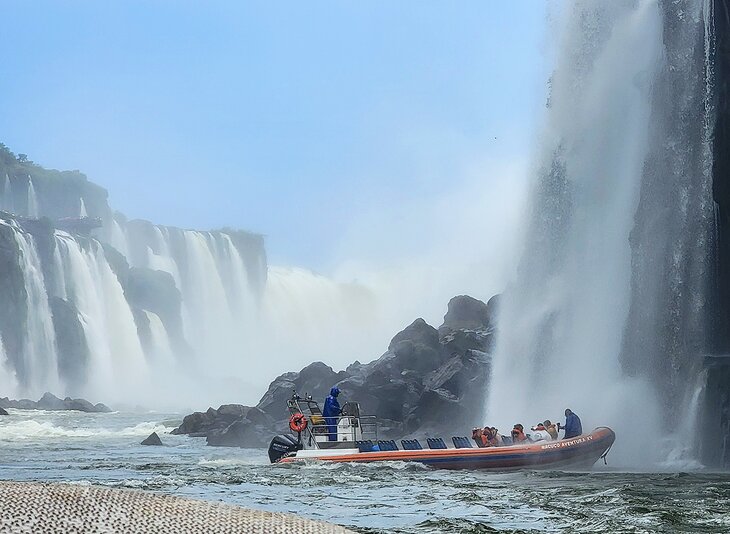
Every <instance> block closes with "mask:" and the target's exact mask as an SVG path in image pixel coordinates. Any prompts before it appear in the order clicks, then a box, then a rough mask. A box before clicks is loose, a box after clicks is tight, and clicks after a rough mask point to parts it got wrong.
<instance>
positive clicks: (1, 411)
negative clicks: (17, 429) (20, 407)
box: [0, 408, 8, 415]
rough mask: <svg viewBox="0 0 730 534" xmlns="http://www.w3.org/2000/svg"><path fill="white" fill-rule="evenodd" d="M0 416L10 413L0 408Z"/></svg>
mask: <svg viewBox="0 0 730 534" xmlns="http://www.w3.org/2000/svg"><path fill="white" fill-rule="evenodd" d="M0 415H8V412H7V411H5V410H4V409H3V408H0Z"/></svg>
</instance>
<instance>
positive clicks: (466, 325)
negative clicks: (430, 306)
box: [439, 295, 497, 334]
mask: <svg viewBox="0 0 730 534" xmlns="http://www.w3.org/2000/svg"><path fill="white" fill-rule="evenodd" d="M495 299H496V297H492V298H491V299H490V301H489V302H490V303H493V305H492V309H490V307H489V305H488V304H484V303H483V302H482V301H481V300H477V299H475V298H473V297H470V296H468V295H459V296H458V297H454V298H452V299H451V300H450V301H449V305H448V310H447V311H446V315H444V324H442V325H441V326H440V327H439V333H441V334H443V333H444V332H445V331H448V330H486V329H488V328H489V327H490V326H491V325H492V322H493V317H492V311H494V312H495V313H496V304H497V301H496V300H495Z"/></svg>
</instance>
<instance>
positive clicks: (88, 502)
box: [0, 482, 350, 534]
mask: <svg viewBox="0 0 730 534" xmlns="http://www.w3.org/2000/svg"><path fill="white" fill-rule="evenodd" d="M0 532H2V533H6V532H13V533H16V532H19V533H26V532H27V533H33V534H40V533H43V534H45V533H59V534H61V533H64V534H65V533H84V534H86V533H89V534H90V533H106V532H115V533H116V532H135V533H136V532H139V533H147V532H150V533H155V534H166V533H185V532H189V533H210V534H217V533H224V532H225V533H228V532H231V533H233V532H251V533H259V532H260V533H262V534H264V533H266V534H268V533H279V532H281V533H299V532H302V533H311V534H323V533H331V534H340V533H347V532H350V531H349V530H346V529H344V528H342V527H338V526H334V525H329V524H327V523H321V522H317V521H310V520H308V519H302V518H299V517H296V516H293V515H287V514H279V513H272V512H262V511H256V510H248V509H245V508H239V507H237V506H231V505H226V504H219V503H211V502H205V501H195V500H191V499H184V498H181V497H173V496H169V495H157V494H154V493H147V492H143V491H134V490H119V489H111V488H103V487H98V486H85V485H66V484H46V483H28V482H0Z"/></svg>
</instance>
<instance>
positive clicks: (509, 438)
mask: <svg viewBox="0 0 730 534" xmlns="http://www.w3.org/2000/svg"><path fill="white" fill-rule="evenodd" d="M502 443H503V444H505V445H512V436H502Z"/></svg>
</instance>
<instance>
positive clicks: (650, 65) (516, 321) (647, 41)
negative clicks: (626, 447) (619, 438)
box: [488, 1, 661, 428]
mask: <svg viewBox="0 0 730 534" xmlns="http://www.w3.org/2000/svg"><path fill="white" fill-rule="evenodd" d="M568 11H569V15H568V17H569V18H568V21H567V26H566V28H565V29H564V38H563V41H562V43H561V52H560V55H559V59H558V63H557V66H556V69H555V73H554V75H553V77H552V80H551V81H552V85H551V94H550V103H549V106H550V109H549V114H548V125H547V128H546V132H545V135H544V146H543V147H542V148H541V151H542V153H543V156H542V157H541V160H542V161H540V163H539V165H540V169H541V170H540V177H539V179H538V183H537V184H536V186H535V189H534V191H533V199H532V205H531V206H530V208H531V210H532V213H533V217H532V220H531V221H530V225H531V229H530V231H529V233H528V238H527V239H528V241H527V244H526V248H525V250H526V252H525V254H524V257H523V259H522V262H521V265H520V270H519V274H518V279H517V281H516V282H515V284H514V287H512V288H511V289H510V290H509V291H508V292H507V294H506V295H505V298H504V300H503V305H502V310H503V311H502V314H501V318H500V325H501V329H500V336H499V340H498V346H497V353H496V357H495V368H494V373H493V380H492V387H491V391H490V397H489V403H488V413H489V417H490V418H492V419H494V420H498V421H500V422H502V428H504V427H507V428H510V427H511V424H509V422H510V421H511V420H512V419H515V420H514V421H512V422H517V419H520V420H522V418H524V417H528V418H529V419H527V420H525V421H524V422H531V421H533V420H534V421H537V420H542V419H544V418H546V417H549V418H551V419H552V418H556V416H559V415H561V414H562V411H563V409H564V408H566V407H568V406H570V407H572V408H573V409H575V410H576V411H577V412H579V413H580V412H583V416H584V418H585V415H586V411H587V410H590V417H589V418H586V419H588V420H587V421H586V423H587V425H590V424H591V423H595V424H598V423H603V424H613V425H616V424H617V423H620V421H621V418H622V417H623V418H625V417H626V415H625V414H626V413H627V412H626V411H625V410H626V409H627V408H628V407H630V406H632V405H635V403H636V402H637V400H641V401H642V404H646V403H647V401H649V400H650V399H651V394H650V392H648V391H646V388H642V387H639V388H635V387H628V388H627V385H626V384H625V382H624V380H623V378H622V376H621V369H620V365H619V354H620V352H621V342H622V332H623V328H624V324H625V321H626V317H627V314H628V310H629V305H630V291H631V249H630V246H629V233H630V231H631V229H632V226H633V217H634V213H635V212H636V206H637V204H638V195H639V191H640V187H641V176H642V168H643V164H644V158H645V154H646V151H647V146H648V144H647V138H648V134H649V117H650V112H651V90H652V86H651V82H652V80H653V77H654V74H655V71H656V69H657V65H658V63H659V61H660V57H661V56H660V53H661V18H660V13H659V9H658V6H657V4H656V2H654V1H640V2H634V1H621V2H598V1H583V2H575V3H574V4H573V6H572V9H569V10H568ZM642 386H643V385H642ZM642 389H643V390H644V391H641V390H642ZM637 393H640V399H637V398H636V397H635V396H634V395H635V394H637ZM649 404H650V405H651V403H649ZM646 409H647V408H645V410H646ZM648 410H649V412H650V415H652V413H651V412H653V410H652V409H651V408H648Z"/></svg>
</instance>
